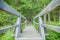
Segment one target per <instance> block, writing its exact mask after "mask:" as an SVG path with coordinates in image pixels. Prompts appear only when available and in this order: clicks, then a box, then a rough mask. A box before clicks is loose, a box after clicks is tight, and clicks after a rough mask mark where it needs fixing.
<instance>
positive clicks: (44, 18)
mask: <svg viewBox="0 0 60 40" xmlns="http://www.w3.org/2000/svg"><path fill="white" fill-rule="evenodd" d="M44 23H45V24H46V14H45V15H44Z"/></svg>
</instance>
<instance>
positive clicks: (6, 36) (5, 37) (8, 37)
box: [0, 30, 14, 40]
mask: <svg viewBox="0 0 60 40" xmlns="http://www.w3.org/2000/svg"><path fill="white" fill-rule="evenodd" d="M11 31H12V30H8V31H7V32H5V33H3V34H0V40H13V39H14V37H12V32H11Z"/></svg>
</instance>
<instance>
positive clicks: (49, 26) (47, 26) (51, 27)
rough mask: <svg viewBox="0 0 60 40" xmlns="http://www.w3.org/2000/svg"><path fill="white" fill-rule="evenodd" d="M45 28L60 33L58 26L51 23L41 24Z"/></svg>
mask: <svg viewBox="0 0 60 40" xmlns="http://www.w3.org/2000/svg"><path fill="white" fill-rule="evenodd" d="M41 25H42V26H43V27H45V28H49V29H51V30H54V31H56V32H58V33H60V27H59V26H53V25H48V24H41Z"/></svg>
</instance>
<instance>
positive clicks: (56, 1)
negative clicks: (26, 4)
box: [34, 0, 60, 18]
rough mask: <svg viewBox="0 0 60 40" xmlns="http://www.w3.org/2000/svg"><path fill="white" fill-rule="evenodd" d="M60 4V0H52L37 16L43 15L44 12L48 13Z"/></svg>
mask: <svg viewBox="0 0 60 40" xmlns="http://www.w3.org/2000/svg"><path fill="white" fill-rule="evenodd" d="M59 5H60V0H52V1H51V2H50V3H49V4H48V5H47V7H46V8H44V9H43V10H42V11H41V12H40V13H39V14H38V15H37V16H36V17H34V18H37V17H40V16H43V15H44V14H46V13H47V12H49V11H51V10H52V9H54V8H56V7H57V6H59Z"/></svg>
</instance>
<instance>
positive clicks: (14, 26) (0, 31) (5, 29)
mask: <svg viewBox="0 0 60 40" xmlns="http://www.w3.org/2000/svg"><path fill="white" fill-rule="evenodd" d="M16 27H18V25H13V26H9V27H5V28H0V34H2V33H4V32H6V31H8V30H9V29H13V28H16Z"/></svg>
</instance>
